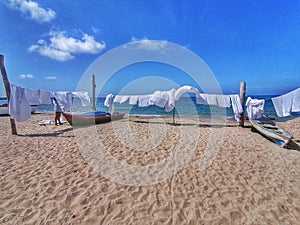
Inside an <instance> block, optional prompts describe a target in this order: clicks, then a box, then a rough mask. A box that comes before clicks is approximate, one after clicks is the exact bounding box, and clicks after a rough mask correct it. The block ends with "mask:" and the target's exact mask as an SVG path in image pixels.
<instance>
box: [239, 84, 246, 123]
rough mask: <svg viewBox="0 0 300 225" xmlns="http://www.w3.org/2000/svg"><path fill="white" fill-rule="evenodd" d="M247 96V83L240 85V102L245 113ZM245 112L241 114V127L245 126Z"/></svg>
mask: <svg viewBox="0 0 300 225" xmlns="http://www.w3.org/2000/svg"><path fill="white" fill-rule="evenodd" d="M245 95H246V82H241V83H240V100H241V104H242V107H243V111H245ZM244 119H245V118H244V112H243V113H241V122H240V126H242V127H243V126H244Z"/></svg>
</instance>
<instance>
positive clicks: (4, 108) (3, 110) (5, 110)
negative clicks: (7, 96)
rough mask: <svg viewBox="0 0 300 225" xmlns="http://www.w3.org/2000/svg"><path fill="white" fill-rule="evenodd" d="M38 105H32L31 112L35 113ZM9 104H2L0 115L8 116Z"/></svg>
mask: <svg viewBox="0 0 300 225" xmlns="http://www.w3.org/2000/svg"><path fill="white" fill-rule="evenodd" d="M37 107H38V106H37V105H31V113H34V112H35V111H36V109H37ZM8 115H9V114H8V105H7V104H2V105H0V116H8Z"/></svg>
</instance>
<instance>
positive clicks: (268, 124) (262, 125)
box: [250, 115, 293, 147]
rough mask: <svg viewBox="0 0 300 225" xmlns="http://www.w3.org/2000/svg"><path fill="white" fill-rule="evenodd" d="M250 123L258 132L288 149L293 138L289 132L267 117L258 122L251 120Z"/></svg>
mask: <svg viewBox="0 0 300 225" xmlns="http://www.w3.org/2000/svg"><path fill="white" fill-rule="evenodd" d="M250 123H251V125H252V127H253V128H254V129H255V130H256V131H257V132H259V133H260V134H261V135H263V136H264V137H266V138H268V139H269V140H271V141H273V142H274V143H276V144H277V145H279V146H280V147H286V146H287V144H288V143H289V142H291V140H292V138H293V136H292V135H291V134H290V133H289V132H287V131H286V130H284V129H283V128H282V127H280V126H279V125H278V124H276V123H275V122H274V121H272V120H270V119H269V118H268V117H267V116H265V115H264V116H263V117H262V118H260V119H258V120H250Z"/></svg>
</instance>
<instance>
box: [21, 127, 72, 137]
mask: <svg viewBox="0 0 300 225" xmlns="http://www.w3.org/2000/svg"><path fill="white" fill-rule="evenodd" d="M71 130H73V128H66V129H63V130H57V131H54V132H51V133H44V134H18V136H20V137H74V135H62V134H64V133H65V132H68V131H71Z"/></svg>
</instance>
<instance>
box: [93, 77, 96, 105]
mask: <svg viewBox="0 0 300 225" xmlns="http://www.w3.org/2000/svg"><path fill="white" fill-rule="evenodd" d="M95 88H96V84H95V75H94V74H93V75H92V110H93V111H96V100H95V99H96V98H95Z"/></svg>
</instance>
